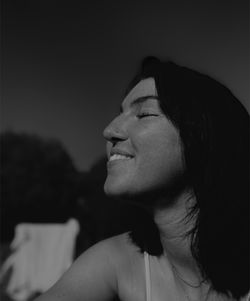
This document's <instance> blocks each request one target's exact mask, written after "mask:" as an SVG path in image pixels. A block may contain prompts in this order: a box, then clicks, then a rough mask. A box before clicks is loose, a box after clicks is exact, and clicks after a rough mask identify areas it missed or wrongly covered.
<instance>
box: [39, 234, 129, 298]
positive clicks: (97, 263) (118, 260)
mask: <svg viewBox="0 0 250 301" xmlns="http://www.w3.org/2000/svg"><path fill="white" fill-rule="evenodd" d="M131 248H132V246H131V244H130V242H129V237H128V234H126V233H125V234H121V235H118V236H114V237H111V238H108V239H105V240H103V241H100V242H98V243H97V244H95V245H93V246H92V247H91V248H89V249H88V250H87V251H85V252H84V253H83V254H81V255H80V256H79V257H78V258H77V259H76V261H75V262H74V263H73V265H72V266H71V267H70V269H69V270H68V271H67V272H66V273H65V274H64V275H63V276H62V278H61V279H60V280H59V281H58V282H57V283H56V284H55V285H54V286H53V287H52V288H51V289H50V290H49V291H48V292H47V293H45V294H44V295H43V296H42V297H40V298H38V300H37V301H45V300H47V301H50V300H60V301H66V300H67V301H68V300H71V301H74V300H93V301H99V300H102V301H104V300H111V299H112V298H113V297H114V296H116V295H117V294H118V278H119V271H120V270H121V269H120V266H121V265H124V262H126V258H127V257H128V256H129V254H130V253H131Z"/></svg>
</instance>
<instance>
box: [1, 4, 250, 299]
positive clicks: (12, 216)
mask: <svg viewBox="0 0 250 301" xmlns="http://www.w3.org/2000/svg"><path fill="white" fill-rule="evenodd" d="M1 19H2V26H1V104H0V110H1V124H0V126H1V128H0V144H1V145H0V147H1V168H0V177H1V197H0V204H1V236H0V238H1V245H2V247H1V252H0V254H1V258H0V259H1V262H4V261H5V259H6V258H8V256H9V254H10V253H11V252H12V251H13V250H12V249H11V248H10V243H11V241H12V240H13V238H14V236H15V227H16V226H17V225H18V224H20V223H24V222H25V223H42V224H48V223H49V224H54V223H65V222H66V221H67V220H68V219H69V218H72V217H73V218H75V219H76V220H77V221H78V222H79V224H80V232H79V234H78V235H77V239H76V246H75V253H74V257H76V256H78V255H79V254H80V253H81V252H82V251H84V250H85V249H86V248H88V247H89V246H90V245H92V244H93V243H95V242H96V241H98V240H100V239H103V238H106V237H109V236H111V235H114V234H117V233H121V232H123V231H126V230H127V229H128V228H129V223H130V222H131V220H133V218H135V217H136V211H135V210H134V208H132V207H130V206H128V205H125V204H120V203H118V202H116V201H114V200H110V199H108V198H107V197H106V196H105V195H104V194H103V191H102V186H103V182H104V179H105V174H106V171H105V164H106V163H105V141H104V139H103V137H102V131H103V129H104V127H105V126H106V125H107V124H108V123H109V122H110V121H111V119H112V118H113V117H114V116H115V115H116V114H117V113H118V110H119V105H120V102H121V101H122V98H123V95H124V91H125V89H126V87H127V84H128V82H129V81H130V80H131V78H132V77H133V75H134V73H135V71H136V70H137V67H138V66H139V63H140V61H141V59H142V58H143V57H145V56H147V55H155V56H159V57H160V58H162V59H171V60H173V61H175V62H176V63H179V64H182V65H185V66H187V67H191V68H193V69H196V70H198V71H200V72H203V73H206V74H208V75H210V76H212V77H214V78H215V79H217V80H219V81H220V82H222V83H223V84H225V85H226V86H227V87H229V88H230V90H231V91H232V92H233V93H234V94H235V95H236V97H238V98H239V100H240V101H241V102H242V103H243V105H244V106H245V107H246V108H247V110H248V111H249V109H250V104H249V2H248V1H247V0H239V1H228V0H227V1H225V0H221V1H216V0H210V1H198V0H195V1H194V0H190V1H185V0H175V1H173V0H161V1H157V0H154V1H118V0H116V1H115V0H107V1H100V0H99V1H97V0H91V1H89V0H84V1H70V2H68V3H65V2H62V1H54V0H50V1H48V0H43V1H41V0H37V1H31V0H18V1H17V0H2V2H1ZM5 298H7V297H6V296H5Z"/></svg>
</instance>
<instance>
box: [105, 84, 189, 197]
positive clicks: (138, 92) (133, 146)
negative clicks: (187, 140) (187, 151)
mask: <svg viewBox="0 0 250 301" xmlns="http://www.w3.org/2000/svg"><path fill="white" fill-rule="evenodd" d="M104 137H105V138H106V140H107V156H108V163H107V178H106V182H105V185H104V190H105V192H106V194H108V195H110V196H117V197H125V198H127V197H128V198H129V197H135V196H139V195H141V194H144V193H152V192H154V191H158V190H159V189H162V188H165V189H166V188H168V187H169V188H170V187H171V185H172V184H173V183H174V182H175V181H176V180H177V179H178V178H179V177H180V176H181V175H182V174H183V172H184V163H183V159H182V147H181V140H180V137H179V133H178V130H177V129H176V128H175V127H174V125H173V124H172V123H171V121H170V120H169V119H167V117H166V116H165V115H164V113H163V112H162V110H161V108H160V105H159V101H158V99H157V91H156V86H155V81H154V79H153V78H147V79H144V80H141V81H140V82H139V83H138V84H137V85H136V86H135V87H134V88H133V89H132V90H131V91H130V92H129V94H128V95H127V96H126V97H125V99H124V101H123V103H122V106H121V113H120V115H118V116H117V117H116V118H115V119H114V120H113V121H112V122H111V123H110V124H109V125H108V126H107V127H106V129H105V130H104Z"/></svg>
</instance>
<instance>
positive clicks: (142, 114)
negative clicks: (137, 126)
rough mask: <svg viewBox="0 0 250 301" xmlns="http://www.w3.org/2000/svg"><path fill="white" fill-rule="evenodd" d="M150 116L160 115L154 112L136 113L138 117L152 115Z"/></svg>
mask: <svg viewBox="0 0 250 301" xmlns="http://www.w3.org/2000/svg"><path fill="white" fill-rule="evenodd" d="M150 116H158V115H157V114H153V113H140V114H138V115H136V117H138V118H144V117H150Z"/></svg>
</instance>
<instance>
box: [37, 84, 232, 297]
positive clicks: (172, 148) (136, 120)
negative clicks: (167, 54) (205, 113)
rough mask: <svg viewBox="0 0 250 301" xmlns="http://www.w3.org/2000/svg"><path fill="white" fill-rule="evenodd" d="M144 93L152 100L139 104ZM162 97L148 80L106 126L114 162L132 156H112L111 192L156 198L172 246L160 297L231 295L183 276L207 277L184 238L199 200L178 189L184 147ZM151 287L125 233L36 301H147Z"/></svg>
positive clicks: (161, 264)
mask: <svg viewBox="0 0 250 301" xmlns="http://www.w3.org/2000/svg"><path fill="white" fill-rule="evenodd" d="M149 96H150V97H149ZM142 97H143V98H145V97H147V100H145V99H144V101H141V100H140V102H139V103H138V101H136V104H135V103H134V102H135V100H136V99H137V100H138V98H139V99H141V98H142ZM156 98H157V91H156V86H155V82H154V79H153V78H148V79H145V80H142V81H141V82H139V83H138V84H137V85H136V86H135V87H134V88H133V89H132V90H131V91H130V93H129V94H128V95H127V96H126V98H125V99H124V101H123V103H122V111H121V114H120V115H118V116H117V117H116V118H115V119H114V120H113V121H112V122H111V123H110V124H109V125H108V126H107V128H106V129H105V130H104V137H105V138H106V140H107V155H108V159H110V157H112V154H113V153H116V152H125V153H126V154H129V155H130V156H129V157H127V158H125V159H121V158H120V159H119V158H117V160H114V161H110V160H109V162H108V164H107V168H108V175H107V179H106V182H105V186H104V189H105V192H106V193H107V194H108V195H110V196H114V197H121V198H125V199H133V200H137V199H138V200H139V201H140V202H141V200H142V199H143V198H142V196H143V197H144V196H146V195H149V196H150V198H151V199H150V198H149V199H148V200H147V205H149V204H151V206H148V207H149V208H150V209H149V210H151V213H152V215H153V217H154V220H155V223H156V224H157V226H158V228H159V231H160V236H161V242H162V245H163V249H164V255H162V256H160V257H159V258H158V257H152V259H151V260H152V262H153V263H154V265H152V273H154V271H153V266H155V267H157V274H155V277H159V279H158V280H159V282H158V287H159V289H157V290H156V291H155V292H154V296H153V300H154V301H163V300H164V301H167V300H169V301H173V300H192V301H194V300H200V301H201V300H230V299H227V298H226V297H225V296H218V295H216V294H215V293H212V292H211V293H209V296H208V297H207V296H206V295H207V292H208V290H209V289H210V287H209V283H206V282H204V283H203V284H201V285H200V286H199V287H198V288H194V287H191V286H189V285H186V284H185V283H184V282H183V281H182V280H181V278H182V279H185V280H187V281H188V282H189V283H190V284H192V285H197V284H199V283H200V282H201V280H202V277H201V275H200V272H199V269H198V267H197V264H196V262H195V261H194V259H193V257H192V254H191V251H190V240H189V238H188V237H186V236H183V234H184V233H186V231H187V230H188V229H190V227H192V226H193V224H192V223H193V221H189V222H187V220H185V216H186V214H187V212H188V210H189V206H190V205H192V204H193V202H195V197H194V195H193V193H192V189H190V188H188V187H185V186H181V187H182V189H179V191H175V193H172V192H171V190H172V189H173V187H176V185H175V184H176V183H178V181H179V180H180V179H181V178H182V177H183V175H184V174H185V164H184V162H183V155H182V145H181V140H180V137H179V133H178V130H177V129H176V128H175V127H174V125H173V124H172V123H171V121H169V120H168V118H167V117H166V116H165V115H164V114H163V112H162V111H161V109H160V105H159V102H158V100H157V99H156ZM163 187H164V190H163ZM159 191H160V192H161V194H159V193H157V192H159ZM162 192H164V195H163V194H162ZM169 192H171V193H169ZM177 274H178V275H177ZM180 277H181V278H180ZM152 279H154V278H152ZM145 292H146V287H145V270H144V260H143V254H141V253H140V252H138V249H137V247H136V246H135V245H134V244H132V243H131V241H130V240H129V237H128V234H127V233H125V234H122V235H119V236H116V237H112V238H109V239H107V240H104V241H102V242H99V243H98V244H96V245H94V246H93V247H91V248H90V249H89V250H87V251H86V252H85V253H83V254H82V255H81V256H80V257H79V258H78V259H77V260H76V261H75V263H74V264H73V265H72V266H71V268H70V269H69V270H68V271H67V272H66V273H65V274H64V276H63V277H62V278H61V279H60V280H59V281H58V282H57V283H56V284H55V285H54V286H53V287H52V288H51V289H50V290H49V291H48V292H47V293H45V294H44V295H42V296H41V297H39V298H38V299H37V300H36V301H45V300H46V301H52V300H53V301H56V300H60V301H66V300H67V301H78V300H79V301H80V300H81V301H82V300H88V301H99V300H100V301H105V300H112V298H113V297H114V296H119V298H120V299H121V300H122V301H135V300H136V301H145V300H146V299H145V298H146V297H145Z"/></svg>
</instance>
